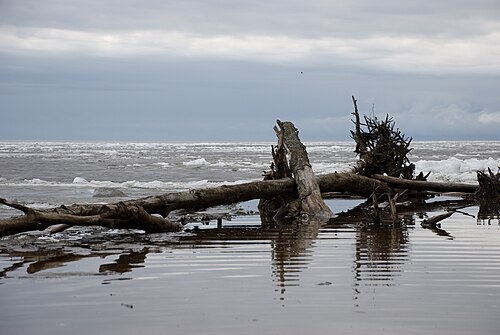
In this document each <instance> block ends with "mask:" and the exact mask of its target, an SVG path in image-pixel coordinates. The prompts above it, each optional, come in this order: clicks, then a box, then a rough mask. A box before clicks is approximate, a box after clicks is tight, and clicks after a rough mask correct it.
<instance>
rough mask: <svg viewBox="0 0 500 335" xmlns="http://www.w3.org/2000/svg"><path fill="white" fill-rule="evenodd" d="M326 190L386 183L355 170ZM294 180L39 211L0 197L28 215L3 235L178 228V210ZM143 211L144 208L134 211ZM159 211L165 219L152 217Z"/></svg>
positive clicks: (5, 223)
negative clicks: (174, 216)
mask: <svg viewBox="0 0 500 335" xmlns="http://www.w3.org/2000/svg"><path fill="white" fill-rule="evenodd" d="M316 182H317V183H318V185H319V187H320V189H321V191H322V192H346V193H350V194H356V195H361V196H365V197H366V196H369V195H370V194H371V193H373V191H374V190H376V189H380V190H384V189H386V188H387V185H385V184H384V183H383V182H380V181H378V180H375V179H371V178H368V177H364V176H359V175H356V174H352V173H332V174H328V175H323V176H319V177H318V178H316ZM296 189H297V188H296V184H295V181H294V180H293V179H292V178H284V179H279V180H263V181H256V182H250V183H244V184H238V185H223V186H220V187H214V188H204V189H197V190H191V191H186V192H178V193H167V194H162V195H157V196H149V197H145V198H141V199H136V200H129V201H124V202H120V203H116V204H109V205H100V204H75V205H71V206H61V207H57V208H53V209H46V210H35V209H31V208H28V207H26V206H23V205H20V204H17V203H13V202H9V201H7V200H5V199H0V203H2V204H4V205H6V206H10V207H13V208H16V209H19V210H21V211H23V212H24V213H25V215H23V216H20V217H14V218H8V219H0V236H6V235H12V234H16V233H20V232H24V231H29V230H43V229H46V228H48V227H49V226H51V225H55V224H61V223H64V224H67V225H69V226H73V225H84V226H85V225H87V226H88V225H100V226H104V227H109V228H135V229H143V230H145V231H147V232H160V231H164V232H168V231H179V230H180V229H181V228H182V226H181V225H179V224H177V223H172V222H170V221H169V220H168V219H166V217H167V216H168V214H169V213H170V212H172V211H174V210H178V209H185V210H199V209H204V208H208V207H212V206H218V205H229V204H233V203H238V202H243V201H248V200H253V199H266V198H267V199H270V198H273V197H277V196H285V195H290V194H294V193H296ZM139 209H142V210H143V212H140V215H141V216H139V214H136V213H137V211H140V210H139ZM152 214H159V215H161V216H162V217H158V216H153V215H152Z"/></svg>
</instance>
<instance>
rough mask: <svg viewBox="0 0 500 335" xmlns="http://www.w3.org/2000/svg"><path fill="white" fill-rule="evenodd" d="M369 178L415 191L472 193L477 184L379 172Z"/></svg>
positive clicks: (475, 189)
mask: <svg viewBox="0 0 500 335" xmlns="http://www.w3.org/2000/svg"><path fill="white" fill-rule="evenodd" d="M371 178H374V179H377V180H380V181H383V182H385V183H387V184H388V185H390V186H392V187H394V188H400V189H408V190H416V191H432V192H459V193H474V192H476V191H477V189H478V186H477V185H471V184H464V183H439V182H430V181H422V180H414V179H413V180H409V179H403V178H396V177H390V176H383V175H380V174H375V175H372V176H371Z"/></svg>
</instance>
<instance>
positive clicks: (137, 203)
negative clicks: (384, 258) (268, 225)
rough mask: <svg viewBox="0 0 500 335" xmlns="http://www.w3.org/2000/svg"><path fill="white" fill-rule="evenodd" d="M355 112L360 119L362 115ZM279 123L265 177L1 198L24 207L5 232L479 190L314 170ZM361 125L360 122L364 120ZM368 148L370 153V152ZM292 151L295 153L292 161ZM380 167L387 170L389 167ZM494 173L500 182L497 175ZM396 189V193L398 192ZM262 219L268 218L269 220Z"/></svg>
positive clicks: (1, 228)
mask: <svg viewBox="0 0 500 335" xmlns="http://www.w3.org/2000/svg"><path fill="white" fill-rule="evenodd" d="M356 108H357V107H356ZM356 118H357V120H358V121H359V115H357V116H356ZM278 126H279V129H278V128H275V131H276V134H277V136H278V146H277V147H273V149H272V153H273V159H274V162H273V165H272V168H271V170H272V171H271V172H269V173H266V174H265V180H263V181H256V182H249V183H244V184H238V185H226V186H220V187H215V188H204V189H197V190H191V191H186V192H177V193H167V194H162V195H157V196H150V197H145V198H141V199H135V200H129V201H123V202H119V203H114V204H107V205H101V204H81V205H78V204H75V205H71V206H60V207H57V208H53V209H45V210H37V209H32V208H29V207H27V206H24V205H22V204H19V203H16V202H12V201H8V200H6V199H0V204H3V205H6V206H9V207H12V208H15V209H18V210H20V211H22V212H23V213H24V215H21V216H18V217H13V218H6V219H0V237H1V236H6V235H12V234H16V233H21V232H25V231H30V230H44V229H46V228H48V227H50V226H53V225H58V224H64V227H65V228H67V227H71V226H75V225H78V226H89V225H99V226H104V227H109V228H134V229H142V230H145V231H146V232H175V231H179V230H181V229H182V228H183V226H182V224H181V223H178V222H174V221H172V220H171V219H169V214H170V213H171V212H172V211H174V210H179V209H183V210H187V211H195V210H200V209H205V208H209V207H213V206H219V205H228V204H234V203H238V202H244V201H249V200H253V199H261V202H260V204H259V210H260V211H261V218H262V212H263V209H264V210H265V207H266V205H269V203H270V201H271V202H274V203H277V204H278V206H276V208H273V210H272V211H269V213H268V214H269V215H267V218H266V220H269V221H273V220H274V221H278V220H277V218H276V216H277V215H278V217H279V216H280V215H281V216H288V217H290V218H291V219H292V220H293V221H298V222H302V223H304V222H308V223H310V222H325V221H328V220H329V219H331V218H332V217H333V216H334V215H333V213H332V212H331V210H330V209H329V208H328V206H327V205H326V204H325V203H324V201H323V198H322V194H324V193H329V192H335V193H337V194H349V195H357V196H361V197H365V198H368V199H373V201H374V202H377V199H378V197H380V196H383V195H384V196H388V198H389V202H390V203H391V209H392V211H391V212H392V215H393V222H395V218H394V216H397V214H396V212H395V205H394V202H395V199H394V198H397V196H398V194H400V193H402V192H404V191H402V190H426V191H435V192H463V193H471V194H473V193H476V194H480V192H479V193H478V187H477V186H475V185H466V184H452V183H430V182H426V181H421V180H415V179H403V178H401V177H403V174H401V173H399V175H398V173H397V171H398V167H397V166H395V165H393V164H386V165H385V166H386V168H387V167H390V169H392V171H396V172H395V174H393V176H387V175H382V174H373V175H369V176H367V175H363V174H359V173H331V174H327V175H322V176H315V175H314V173H313V171H312V168H311V164H310V162H309V158H308V155H307V150H306V147H305V146H304V145H303V144H302V143H301V141H300V139H299V137H298V130H297V129H296V128H295V126H294V125H293V124H292V123H291V122H280V121H278ZM356 127H357V128H359V127H360V124H359V122H357V125H356ZM391 127H392V126H391ZM391 129H392V128H391ZM359 134H362V133H358V131H356V132H355V133H354V136H358V135H359ZM359 136H365V135H359ZM398 136H399V135H398ZM398 138H399V137H398ZM365 139H366V136H365ZM356 142H357V146H358V147H357V148H358V149H359V150H362V151H363V152H365V150H367V148H368V147H367V146H366V143H367V142H366V141H365V142H363V143H364V144H363V143H358V141H356ZM373 143H375V142H373ZM401 148H402V150H403V151H402V152H403V153H404V154H406V153H407V152H408V150H409V149H408V147H407V146H405V145H403V144H402V146H401ZM358 149H357V150H358ZM365 154H368V153H366V152H365ZM287 156H289V157H290V162H288V160H287ZM398 161H399V162H402V164H403V166H404V167H408V166H409V165H408V164H407V163H408V162H407V161H406V160H405V159H399V160H398ZM410 169H411V168H409V169H407V170H406V172H409V170H410ZM377 171H379V170H377ZM365 172H366V170H365ZM380 172H381V173H385V172H384V170H381V171H380ZM394 175H396V176H397V177H395V176H394ZM495 178H496V179H495V181H496V183H498V177H495ZM495 185H497V184H495ZM398 192H399V193H398ZM393 194H396V196H395V197H394V198H393ZM496 199H498V198H496ZM495 201H497V200H495ZM497 202H498V201H497ZM263 204H264V205H263ZM261 205H262V206H261ZM267 207H269V206H267ZM497 208H498V207H497ZM304 217H305V219H304ZM262 222H263V223H264V222H265V220H262Z"/></svg>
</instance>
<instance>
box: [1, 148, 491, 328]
mask: <svg viewBox="0 0 500 335" xmlns="http://www.w3.org/2000/svg"><path fill="white" fill-rule="evenodd" d="M272 144H273V143H122V142H116V143H104V142H95V143H72V142H70V143H63V142H0V197H2V198H7V199H9V200H14V199H16V200H17V201H19V202H20V203H23V204H26V205H28V206H32V207H35V208H49V207H54V206H59V205H61V204H72V203H106V202H116V201H121V200H127V199H133V198H137V197H142V196H147V195H152V194H160V193H165V192H177V191H184V190H189V189H195V188H204V187H212V186H219V185H222V184H237V183H242V182H246V181H252V180H261V179H262V176H261V173H262V171H263V170H267V169H268V168H269V165H270V162H271V145H272ZM412 144H413V145H412V147H413V148H414V149H413V150H412V151H411V153H410V159H411V161H412V162H414V163H415V165H416V172H417V173H418V172H420V171H423V172H424V173H427V172H431V175H430V176H429V180H431V181H442V182H448V181H450V182H464V183H475V180H476V171H478V170H485V169H488V168H490V169H491V170H492V171H494V172H496V171H497V169H498V167H499V166H500V141H489V142H487V141H486V142H447V141H445V142H415V143H412ZM306 146H307V150H308V153H309V158H310V160H311V162H312V165H313V169H314V171H315V172H316V173H317V174H323V173H331V172H335V171H348V170H349V169H351V168H352V166H353V165H354V163H355V162H356V156H355V154H354V153H353V149H354V145H353V143H352V142H314V143H306ZM447 200H450V198H449V197H438V198H436V199H433V200H432V201H433V202H434V203H435V204H436V206H435V209H434V210H433V211H429V212H421V211H415V212H414V213H410V214H408V216H407V220H406V221H405V224H404V225H403V226H401V227H393V226H380V227H373V226H370V225H365V224H363V223H362V222H352V221H343V220H339V221H335V222H330V223H328V224H326V225H322V226H298V227H297V226H291V227H269V228H266V227H262V226H261V225H260V221H259V217H258V215H248V216H243V217H238V218H234V219H233V220H232V221H224V225H223V228H220V229H219V228H217V226H216V223H215V222H211V223H209V225H208V226H204V225H202V224H201V223H200V224H199V227H198V226H197V224H196V223H195V224H190V225H189V228H190V229H189V231H185V232H181V233H176V234H168V233H167V234H145V233H144V232H143V231H140V230H128V231H124V230H107V229H103V228H78V227H75V228H72V229H69V230H67V231H65V232H62V233H57V234H47V233H43V232H29V233H24V234H18V235H15V236H9V237H5V238H2V239H0V333H1V334H30V333H37V334H68V333H71V334H88V333H95V334H136V333H138V332H145V333H149V334H167V333H168V334H201V333H202V334H256V333H258V334H284V333H286V334H303V333H305V332H306V333H312V334H320V333H327V332H328V333H331V332H337V333H341V334H359V333H362V332H367V333H370V334H400V333H404V334H498V333H499V332H500V321H499V320H500V227H499V224H498V220H489V221H486V222H484V221H483V222H482V221H478V220H477V211H478V208H477V207H475V206H473V207H469V208H465V209H462V210H460V211H459V212H457V213H455V214H454V215H453V216H452V217H451V218H449V219H447V220H445V221H443V222H442V223H441V229H439V230H429V229H424V228H423V227H421V226H420V223H421V222H422V220H423V219H425V218H427V217H429V216H432V215H436V214H440V213H443V212H444V211H445V210H446V209H445V207H442V206H439V204H440V203H443V204H446V203H447V202H446V201H447ZM358 202H359V201H358ZM358 202H356V201H354V200H340V199H334V200H331V201H328V205H329V206H330V207H331V208H332V210H333V211H334V212H336V213H340V212H345V211H347V210H348V209H350V208H352V207H353V206H355V205H356V204H357V203H358ZM250 206H251V207H255V203H251V204H250ZM443 206H445V205H443ZM16 214H19V212H17V211H15V210H13V209H9V208H6V207H0V217H8V216H11V215H16ZM341 217H342V216H341Z"/></svg>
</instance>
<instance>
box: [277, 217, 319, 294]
mask: <svg viewBox="0 0 500 335" xmlns="http://www.w3.org/2000/svg"><path fill="white" fill-rule="evenodd" d="M320 226H321V224H320V223H311V224H308V225H300V224H291V225H289V226H281V227H279V228H278V233H277V234H276V235H275V236H274V237H273V238H271V247H272V273H273V278H274V279H273V280H274V281H275V282H276V283H277V285H278V287H279V293H280V300H284V294H285V292H286V287H287V286H298V285H299V279H300V272H301V271H303V270H304V269H306V268H307V266H308V264H309V262H310V260H311V257H312V255H311V254H312V250H313V244H314V240H315V239H316V238H317V236H318V234H319V231H320Z"/></svg>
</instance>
